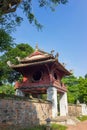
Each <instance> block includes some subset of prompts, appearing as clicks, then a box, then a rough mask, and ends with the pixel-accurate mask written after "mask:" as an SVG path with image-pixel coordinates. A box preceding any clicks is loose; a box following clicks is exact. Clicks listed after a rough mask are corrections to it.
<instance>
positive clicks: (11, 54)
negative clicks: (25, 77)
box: [0, 43, 33, 84]
mask: <svg viewBox="0 0 87 130" xmlns="http://www.w3.org/2000/svg"><path fill="white" fill-rule="evenodd" d="M32 52H33V48H32V47H31V46H30V45H28V44H24V43H21V44H18V45H16V46H15V47H13V48H10V49H9V50H8V51H7V52H5V53H4V54H3V55H2V56H0V81H1V84H2V83H7V82H10V83H13V82H14V81H15V80H17V79H18V78H19V77H20V74H19V73H18V72H16V71H15V70H13V69H11V68H9V67H8V65H7V61H9V60H10V61H11V62H12V63H14V64H17V62H18V61H17V59H16V57H17V56H18V57H20V58H23V57H26V56H27V55H29V54H31V53H32Z"/></svg>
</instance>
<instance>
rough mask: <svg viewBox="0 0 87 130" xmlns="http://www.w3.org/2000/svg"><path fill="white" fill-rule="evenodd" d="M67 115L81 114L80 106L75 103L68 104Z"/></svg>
mask: <svg viewBox="0 0 87 130" xmlns="http://www.w3.org/2000/svg"><path fill="white" fill-rule="evenodd" d="M68 115H69V116H81V115H82V106H81V105H80V104H79V105H76V104H69V105H68Z"/></svg>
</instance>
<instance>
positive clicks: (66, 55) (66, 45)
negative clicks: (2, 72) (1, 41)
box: [12, 0, 87, 77]
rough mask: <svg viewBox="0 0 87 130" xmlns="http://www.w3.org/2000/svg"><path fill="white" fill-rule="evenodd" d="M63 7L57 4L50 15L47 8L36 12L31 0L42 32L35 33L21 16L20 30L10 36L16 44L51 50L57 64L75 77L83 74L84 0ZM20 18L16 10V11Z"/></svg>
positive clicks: (86, 44) (86, 56) (86, 43)
mask: <svg viewBox="0 0 87 130" xmlns="http://www.w3.org/2000/svg"><path fill="white" fill-rule="evenodd" d="M68 1H69V2H68V3H67V4H66V5H62V4H61V5H59V6H58V7H56V8H55V11H54V12H52V11H51V10H50V9H48V8H43V9H40V8H38V7H37V5H36V3H35V1H34V3H33V12H34V13H35V15H36V17H37V19H38V21H39V22H40V23H41V24H42V25H43V29H42V30H41V31H38V30H37V29H36V27H35V26H34V25H31V24H29V22H28V20H27V19H26V18H25V17H24V16H23V17H24V21H23V22H22V24H21V26H20V27H17V30H16V31H15V32H14V33H13V34H12V36H13V37H14V38H15V42H16V43H29V45H31V46H32V47H33V48H35V46H36V44H37V43H38V46H39V48H40V49H43V50H44V51H46V52H49V53H50V51H51V50H55V52H54V55H55V54H56V53H57V52H58V53H59V58H58V59H59V61H60V62H61V63H65V64H66V68H67V69H68V70H73V73H74V75H75V76H77V77H79V76H82V77H84V76H85V74H87V0H83V1H82V0H68ZM17 11H18V13H19V14H20V15H23V14H22V12H20V10H17Z"/></svg>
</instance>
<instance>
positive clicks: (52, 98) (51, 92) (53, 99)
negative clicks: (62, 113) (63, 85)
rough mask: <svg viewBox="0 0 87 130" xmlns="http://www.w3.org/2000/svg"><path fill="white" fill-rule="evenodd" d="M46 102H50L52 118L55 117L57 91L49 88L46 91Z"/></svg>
mask: <svg viewBox="0 0 87 130" xmlns="http://www.w3.org/2000/svg"><path fill="white" fill-rule="evenodd" d="M47 100H48V101H51V102H52V117H53V118H55V117H57V114H58V107H57V89H56V88H54V87H49V88H48V89H47Z"/></svg>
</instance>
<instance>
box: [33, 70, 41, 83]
mask: <svg viewBox="0 0 87 130" xmlns="http://www.w3.org/2000/svg"><path fill="white" fill-rule="evenodd" d="M41 76H42V72H41V71H36V72H34V74H33V80H34V81H39V80H40V79H41Z"/></svg>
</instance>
